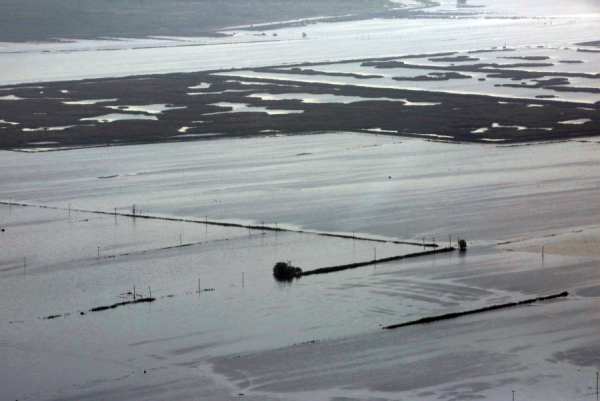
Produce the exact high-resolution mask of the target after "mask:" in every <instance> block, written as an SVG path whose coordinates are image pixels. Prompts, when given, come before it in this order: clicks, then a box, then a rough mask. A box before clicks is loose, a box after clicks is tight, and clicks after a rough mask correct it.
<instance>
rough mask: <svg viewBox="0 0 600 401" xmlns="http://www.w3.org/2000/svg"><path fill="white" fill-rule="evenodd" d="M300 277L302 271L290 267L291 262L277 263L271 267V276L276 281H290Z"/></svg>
mask: <svg viewBox="0 0 600 401" xmlns="http://www.w3.org/2000/svg"><path fill="white" fill-rule="evenodd" d="M301 275H302V269H301V268H299V267H294V266H292V263H291V262H277V263H275V266H273V276H275V278H276V279H277V280H291V279H293V278H295V277H300V276H301Z"/></svg>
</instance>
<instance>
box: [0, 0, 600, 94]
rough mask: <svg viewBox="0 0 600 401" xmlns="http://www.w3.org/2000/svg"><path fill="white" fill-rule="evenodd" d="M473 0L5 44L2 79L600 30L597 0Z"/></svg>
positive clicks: (315, 58)
mask: <svg viewBox="0 0 600 401" xmlns="http://www.w3.org/2000/svg"><path fill="white" fill-rule="evenodd" d="M410 3H412V1H411V2H410ZM469 4H472V5H483V6H484V7H483V8H474V9H462V10H457V9H456V8H455V6H454V5H455V2H454V1H450V0H448V1H443V2H442V7H441V8H440V9H439V10H436V9H430V10H429V11H430V12H432V13H433V12H436V11H444V10H452V12H453V13H455V12H457V11H460V12H461V13H463V14H466V15H464V16H463V17H460V18H444V19H440V18H437V17H436V18H433V19H423V20H421V19H416V20H415V19H391V20H388V19H383V20H367V21H352V22H342V23H317V24H310V25H308V26H301V27H285V28H281V29H275V30H269V31H267V32H266V36H254V35H256V34H259V35H260V33H261V32H260V31H244V30H242V29H232V30H230V31H226V33H234V32H235V33H236V35H235V36H232V37H228V38H217V39H206V38H200V39H199V38H153V39H138V40H107V41H102V40H99V41H75V42H64V43H53V44H48V43H42V44H39V43H37V44H28V43H26V44H23V43H18V44H12V43H1V44H0V45H1V47H0V69H1V70H2V72H3V73H2V77H1V78H0V84H3V85H8V84H16V83H29V82H42V81H57V80H72V79H83V78H100V77H113V76H129V75H139V74H152V73H167V72H182V71H198V70H204V71H206V70H215V69H222V68H241V67H245V68H248V67H258V66H265V65H278V64H279V65H280V64H285V63H303V62H322V61H327V60H346V59H351V58H370V57H389V56H398V55H408V54H420V53H435V52H442V51H461V50H473V49H478V48H489V47H492V46H498V47H502V46H504V45H507V46H509V47H515V46H539V45H543V46H554V47H558V46H573V44H574V43H579V42H583V41H587V40H597V39H598V35H599V32H598V26H599V25H598V14H599V12H600V11H599V10H600V6H599V5H598V3H597V1H594V0H576V1H569V2H565V1H559V0H555V1H552V2H548V1H539V0H527V1H510V2H506V1H501V0H480V1H472V0H471V1H469ZM473 13H475V14H474V15H468V14H473ZM449 17H454V16H452V15H451V16H449ZM490 18H491V19H490ZM303 33H306V34H307V38H306V39H302V34H303ZM273 34H277V35H278V36H277V37H274V36H272V35H273ZM190 45H191V46H190ZM232 49H235V50H234V51H232ZM100 50H111V51H100Z"/></svg>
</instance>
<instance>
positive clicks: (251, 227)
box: [0, 201, 438, 248]
mask: <svg viewBox="0 0 600 401" xmlns="http://www.w3.org/2000/svg"><path fill="white" fill-rule="evenodd" d="M0 204H3V205H11V206H22V207H37V208H40V209H53V210H67V209H65V208H61V207H56V206H44V205H29V204H26V203H15V202H6V201H0ZM68 210H69V211H70V212H79V213H93V214H103V215H108V216H121V217H131V218H135V219H149V220H165V221H174V222H181V223H194V224H205V225H206V226H209V225H213V226H220V227H237V228H247V229H251V230H262V231H277V232H291V233H299V234H312V235H320V236H323V237H335V238H344V239H352V240H356V241H370V242H380V243H387V244H397V245H414V246H420V247H424V248H438V245H437V244H431V243H420V242H409V241H393V240H384V239H378V238H366V237H356V236H354V235H344V234H332V233H321V232H318V231H304V230H290V229H286V228H278V227H270V226H264V225H260V226H255V225H244V224H237V223H224V222H219V221H208V220H204V221H202V220H191V219H178V218H175V217H159V216H149V215H141V214H132V213H116V212H103V211H99V210H84V209H72V208H69V209H68Z"/></svg>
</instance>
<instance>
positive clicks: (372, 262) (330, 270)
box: [301, 247, 456, 276]
mask: <svg viewBox="0 0 600 401" xmlns="http://www.w3.org/2000/svg"><path fill="white" fill-rule="evenodd" d="M455 249H456V248H454V247H447V248H441V249H435V250H433V251H425V252H417V253H409V254H407V255H399V256H392V257H390V258H383V259H374V260H370V261H368V262H359V263H351V264H349V265H340V266H332V267H322V268H320V269H315V270H308V271H305V272H302V274H301V276H311V275H313V274H327V273H335V272H339V271H342V270H348V269H356V268H357V267H363V266H369V265H376V264H379V263H386V262H393V261H395V260H401V259H408V258H416V257H418V256H425V255H433V254H436V253H444V252H452V251H454V250H455Z"/></svg>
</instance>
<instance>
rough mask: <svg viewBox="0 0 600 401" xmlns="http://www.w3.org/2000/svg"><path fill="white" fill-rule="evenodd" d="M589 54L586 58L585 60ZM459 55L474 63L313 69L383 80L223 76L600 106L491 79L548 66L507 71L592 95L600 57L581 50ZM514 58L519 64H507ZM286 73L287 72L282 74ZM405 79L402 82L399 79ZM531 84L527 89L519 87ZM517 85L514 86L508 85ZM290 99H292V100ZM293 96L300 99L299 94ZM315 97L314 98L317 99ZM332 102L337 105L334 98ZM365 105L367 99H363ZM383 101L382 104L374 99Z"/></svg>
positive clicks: (595, 97)
mask: <svg viewBox="0 0 600 401" xmlns="http://www.w3.org/2000/svg"><path fill="white" fill-rule="evenodd" d="M582 55H583V56H582ZM457 56H469V57H471V58H472V60H471V61H469V62H433V61H430V59H431V58H432V57H431V56H429V57H421V58H411V59H404V60H398V61H403V62H405V63H406V64H410V65H415V66H419V67H421V66H422V67H423V68H404V67H402V66H398V67H396V68H376V67H374V66H364V65H362V63H360V62H359V63H356V62H348V63H343V64H338V63H336V64H321V65H317V66H311V67H310V69H311V70H314V71H317V72H323V73H352V74H358V75H379V76H381V78H369V79H361V78H357V77H349V76H341V77H340V76H331V75H325V74H323V75H300V74H291V73H290V71H289V68H282V69H277V70H274V71H269V72H262V71H232V72H224V73H219V75H224V76H231V77H241V78H265V79H275V80H284V81H289V82H303V83H325V84H333V85H353V86H358V87H366V88H371V87H372V88H391V89H408V90H418V91H431V92H446V93H459V94H476V95H491V96H498V97H509V98H510V97H512V98H525V99H536V96H540V95H553V96H555V98H554V100H559V101H572V102H584V103H595V102H598V101H600V94H598V93H586V92H575V91H574V92H562V91H561V92H557V91H553V90H550V89H548V88H541V87H540V88H530V87H528V86H532V85H536V84H538V82H539V80H532V79H523V80H517V81H515V80H513V79H511V78H496V77H491V78H490V77H489V75H490V74H494V73H499V72H501V71H502V69H503V66H507V65H511V64H520V63H525V64H528V63H533V64H535V63H545V64H548V66H537V67H536V66H523V67H515V68H507V69H509V70H518V71H524V72H542V73H543V72H547V73H552V74H554V73H557V74H560V73H563V74H564V75H563V76H561V75H557V76H547V77H546V78H544V79H550V78H564V79H568V81H569V83H570V84H567V85H566V86H567V87H568V86H572V87H578V88H589V89H591V90H592V91H593V90H596V91H597V90H598V88H600V79H599V78H598V77H597V76H596V74H597V73H598V67H597V66H598V63H600V53H581V52H577V51H576V50H575V49H558V48H541V49H530V48H519V49H517V50H516V51H502V50H501V49H500V50H497V51H492V52H490V53H475V54H469V53H468V52H462V53H457V54H455V55H453V56H451V57H457ZM522 57H547V58H548V59H547V60H541V61H528V60H526V59H519V58H522ZM506 58H514V59H506ZM561 60H570V61H581V63H560V61H561ZM483 63H488V64H492V63H493V64H498V67H494V68H492V67H489V68H486V69H485V72H481V71H479V72H460V71H459V73H460V74H461V75H463V76H465V77H466V78H465V79H448V80H439V81H431V80H430V81H424V80H421V81H414V80H411V79H414V78H415V77H418V76H429V78H431V77H432V76H433V74H440V73H447V72H452V70H451V68H454V66H473V65H477V64H483ZM431 66H435V67H438V68H440V67H446V68H450V69H448V70H435V69H431V68H428V67H431ZM279 71H281V72H279ZM571 73H580V74H589V75H590V76H589V77H575V78H573V77H570V76H569V74H571ZM398 79H400V80H398ZM515 84H517V85H518V86H521V85H525V84H527V86H525V87H514V85H515ZM503 85H513V87H508V86H503ZM252 96H255V97H259V96H260V97H262V96H263V95H260V94H257V95H252ZM276 96H277V97H273V99H286V98H292V97H291V96H292V95H287V94H279V95H276ZM288 96H289V97H288ZM293 96H298V95H297V94H294V95H293ZM313 96H314V95H313ZM331 98H332V99H330V101H334V100H333V97H331ZM358 100H364V99H360V98H359V99H357V100H355V101H358ZM372 100H378V99H372Z"/></svg>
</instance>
